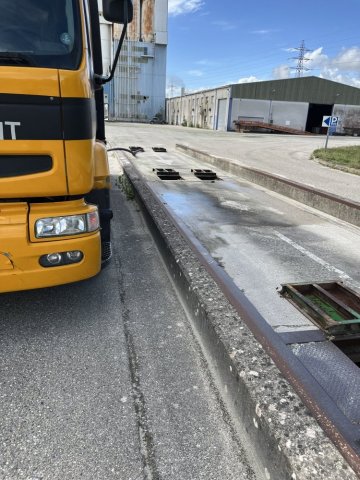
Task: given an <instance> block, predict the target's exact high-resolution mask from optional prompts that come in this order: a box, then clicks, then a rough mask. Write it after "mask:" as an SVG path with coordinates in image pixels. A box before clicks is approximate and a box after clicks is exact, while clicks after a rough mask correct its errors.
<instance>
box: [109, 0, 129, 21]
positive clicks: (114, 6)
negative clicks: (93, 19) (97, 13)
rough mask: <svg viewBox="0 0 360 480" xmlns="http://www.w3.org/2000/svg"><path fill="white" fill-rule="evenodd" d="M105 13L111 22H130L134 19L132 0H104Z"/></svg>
mask: <svg viewBox="0 0 360 480" xmlns="http://www.w3.org/2000/svg"><path fill="white" fill-rule="evenodd" d="M103 15H104V18H105V20H107V21H108V22H111V23H130V22H131V21H132V19H133V4H132V1H131V0H103Z"/></svg>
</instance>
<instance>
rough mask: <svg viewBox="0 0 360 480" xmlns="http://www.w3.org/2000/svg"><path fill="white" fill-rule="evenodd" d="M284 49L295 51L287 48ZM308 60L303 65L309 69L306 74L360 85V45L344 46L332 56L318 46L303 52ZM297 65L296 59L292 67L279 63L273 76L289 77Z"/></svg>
mask: <svg viewBox="0 0 360 480" xmlns="http://www.w3.org/2000/svg"><path fill="white" fill-rule="evenodd" d="M286 51H292V52H294V51H297V50H295V49H287V50H286ZM305 58H308V59H309V60H308V61H305V62H304V67H305V68H308V69H309V73H308V75H317V76H319V77H321V78H325V79H327V80H333V81H334V82H339V83H345V84H347V85H352V86H354V87H358V88H359V87H360V77H359V73H360V47H350V48H344V49H342V50H341V52H340V53H338V54H337V55H335V56H334V57H330V56H329V55H326V54H325V53H324V48H323V47H319V48H317V49H315V50H313V51H311V52H306V53H305ZM296 66H297V59H296V58H294V59H293V64H292V67H289V66H286V65H279V66H277V67H275V68H274V69H273V78H276V79H279V78H289V77H290V76H291V70H292V71H293V72H294V69H295V68H296Z"/></svg>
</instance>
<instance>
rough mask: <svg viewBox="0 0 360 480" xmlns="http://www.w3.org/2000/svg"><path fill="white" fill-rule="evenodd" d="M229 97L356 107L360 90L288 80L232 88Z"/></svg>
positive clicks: (327, 82) (309, 80)
mask: <svg viewBox="0 0 360 480" xmlns="http://www.w3.org/2000/svg"><path fill="white" fill-rule="evenodd" d="M232 97H233V98H249V99H258V100H268V99H272V100H281V101H285V102H309V103H318V104H327V105H333V104H334V103H343V104H348V105H360V89H359V88H355V87H350V86H348V85H344V84H342V83H337V82H332V81H330V80H325V79H323V78H318V77H302V78H290V79H285V80H270V81H266V82H254V83H241V84H236V85H232Z"/></svg>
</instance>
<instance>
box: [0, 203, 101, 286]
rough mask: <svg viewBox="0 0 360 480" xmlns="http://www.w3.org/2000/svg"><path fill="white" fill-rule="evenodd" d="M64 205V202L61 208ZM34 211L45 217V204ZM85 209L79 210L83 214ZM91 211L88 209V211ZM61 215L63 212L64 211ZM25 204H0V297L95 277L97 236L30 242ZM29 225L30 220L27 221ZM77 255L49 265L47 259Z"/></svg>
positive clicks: (98, 259) (98, 264)
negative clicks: (82, 211) (2, 294)
mask: <svg viewBox="0 0 360 480" xmlns="http://www.w3.org/2000/svg"><path fill="white" fill-rule="evenodd" d="M66 203H68V202H64V208H65V204H66ZM43 206H44V211H43V215H42V212H41V208H42V207H41V206H39V204H38V205H37V207H36V210H37V215H40V216H44V217H46V216H48V215H49V204H43ZM84 208H86V205H85V207H83V210H84ZM89 208H91V207H89ZM64 211H65V210H64ZM29 212H30V207H29V205H28V204H27V203H22V202H18V203H0V293H4V292H12V291H18V290H30V289H35V288H44V287H51V286H55V285H61V284H65V283H72V282H77V281H79V280H84V279H86V278H90V277H92V276H94V275H96V274H97V273H98V272H99V271H100V268H101V241H100V232H99V231H95V232H92V233H89V234H86V235H78V236H71V237H57V238H56V239H48V238H47V239H45V240H44V241H39V240H37V241H35V242H34V241H32V240H31V234H30V232H31V230H32V225H29V218H31V215H29ZM30 223H31V220H30ZM72 252H81V255H80V257H79V258H80V260H78V261H76V263H71V262H70V261H69V262H68V263H66V264H61V265H56V264H54V265H50V264H49V263H47V262H46V261H45V262H44V261H42V260H41V259H45V260H46V259H47V257H48V256H49V255H54V256H56V255H58V254H59V253H60V254H61V255H67V254H68V253H69V258H70V259H71V255H72Z"/></svg>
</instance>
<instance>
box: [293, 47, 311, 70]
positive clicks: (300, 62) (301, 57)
mask: <svg viewBox="0 0 360 480" xmlns="http://www.w3.org/2000/svg"><path fill="white" fill-rule="evenodd" d="M294 50H297V51H298V52H299V55H298V56H297V57H292V60H297V61H298V62H297V66H296V67H291V68H292V69H293V70H296V76H297V77H302V74H303V72H304V71H306V72H307V71H309V70H311V69H310V68H307V67H305V65H304V64H305V62H308V61H309V60H311V58H307V57H305V54H306V52H311V50H309V49H308V48H305V41H304V40H302V42H301V45H300V47H296V48H294Z"/></svg>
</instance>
